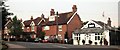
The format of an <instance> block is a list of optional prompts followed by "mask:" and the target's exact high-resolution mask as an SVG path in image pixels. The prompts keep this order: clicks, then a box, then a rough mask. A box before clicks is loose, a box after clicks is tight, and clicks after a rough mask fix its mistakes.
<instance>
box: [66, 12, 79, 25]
mask: <svg viewBox="0 0 120 50" xmlns="http://www.w3.org/2000/svg"><path fill="white" fill-rule="evenodd" d="M76 14H77V12H75V13H74V14H73V15H72V17H71V18H70V19H69V20H68V22H67V24H68V23H70V21H71V20H72V19H73V18H74V16H75V15H76Z"/></svg>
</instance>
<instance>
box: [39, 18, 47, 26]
mask: <svg viewBox="0 0 120 50" xmlns="http://www.w3.org/2000/svg"><path fill="white" fill-rule="evenodd" d="M42 21H44V22H45V19H44V18H42V19H41V20H40V21H39V23H38V24H37V25H39V24H40V23H41V22H42Z"/></svg>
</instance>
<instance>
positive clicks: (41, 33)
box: [40, 31, 45, 40]
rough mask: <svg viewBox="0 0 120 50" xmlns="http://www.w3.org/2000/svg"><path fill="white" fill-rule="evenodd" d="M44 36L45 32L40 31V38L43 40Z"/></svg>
mask: <svg viewBox="0 0 120 50" xmlns="http://www.w3.org/2000/svg"><path fill="white" fill-rule="evenodd" d="M44 37H45V32H43V31H40V38H41V39H42V40H44Z"/></svg>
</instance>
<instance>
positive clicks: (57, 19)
mask: <svg viewBox="0 0 120 50" xmlns="http://www.w3.org/2000/svg"><path fill="white" fill-rule="evenodd" d="M56 36H57V38H58V11H57V12H56Z"/></svg>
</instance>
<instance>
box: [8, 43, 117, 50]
mask: <svg viewBox="0 0 120 50" xmlns="http://www.w3.org/2000/svg"><path fill="white" fill-rule="evenodd" d="M7 43H8V44H15V45H20V46H23V47H26V48H27V50H28V49H29V50H32V49H33V50H38V49H45V50H46V49H48V50H49V49H51V50H52V49H57V50H58V48H59V49H62V50H63V49H65V50H80V49H81V50H118V49H116V47H112V46H90V45H82V46H81V45H71V44H58V43H33V42H7Z"/></svg>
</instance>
